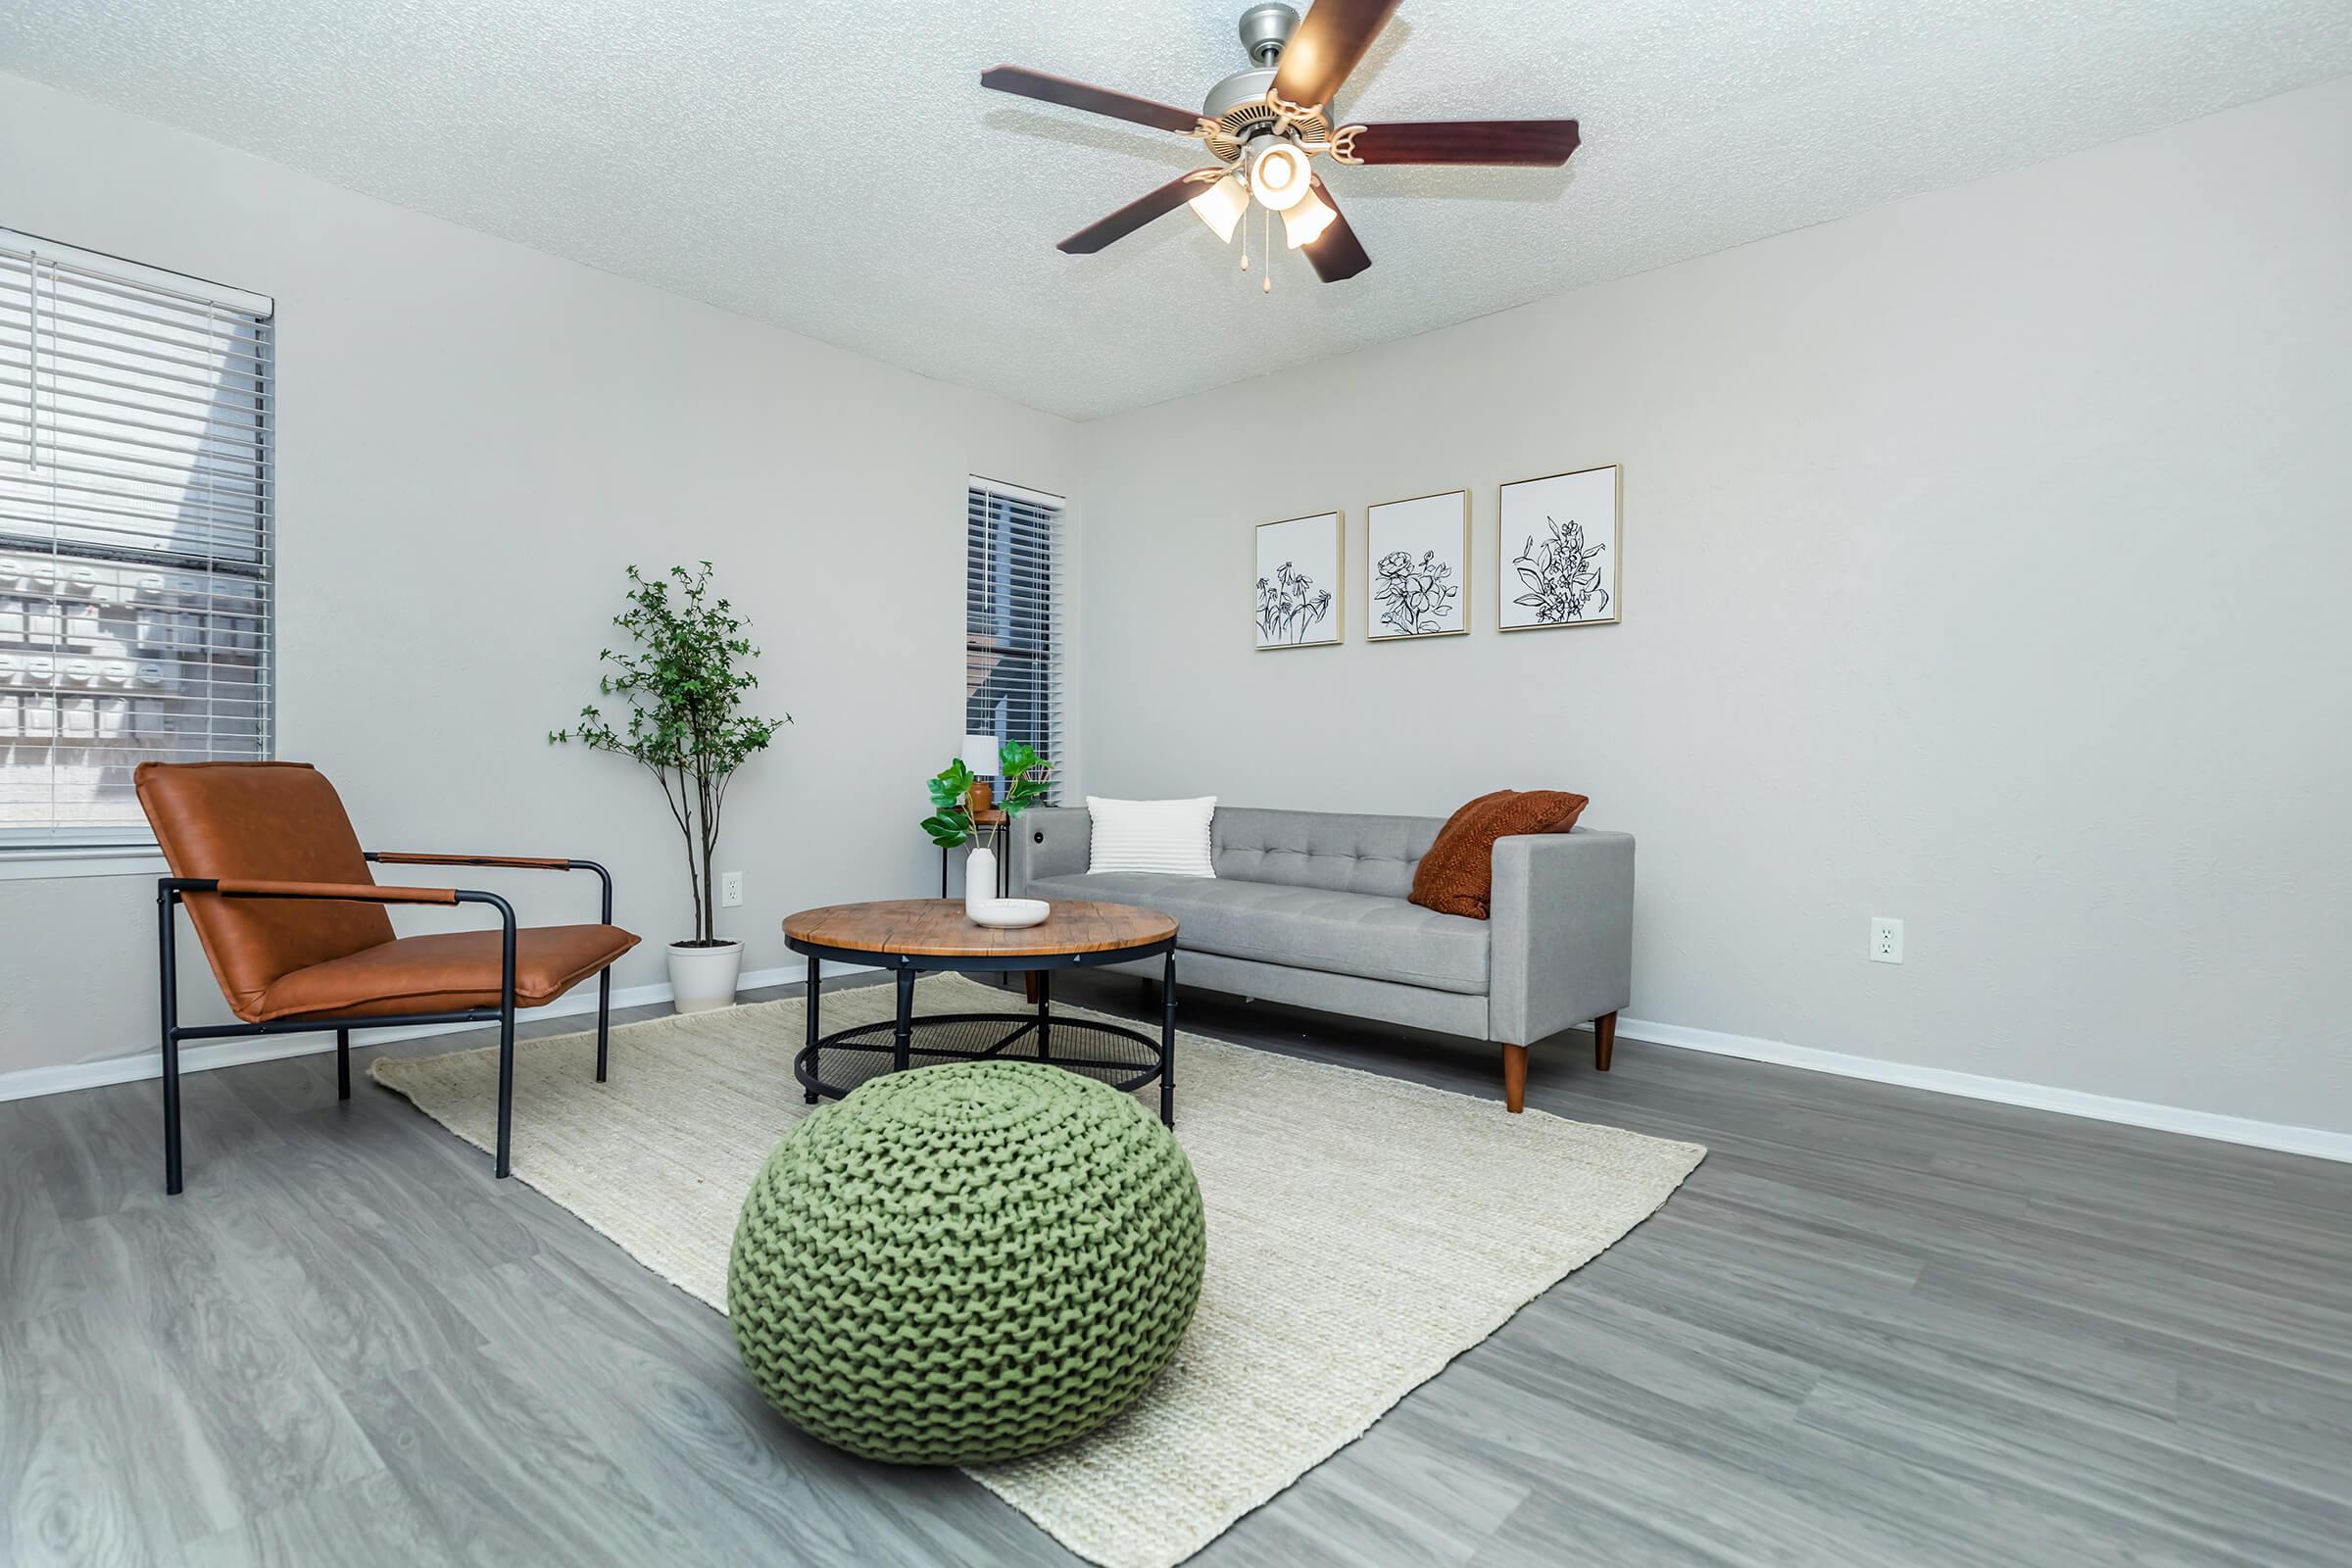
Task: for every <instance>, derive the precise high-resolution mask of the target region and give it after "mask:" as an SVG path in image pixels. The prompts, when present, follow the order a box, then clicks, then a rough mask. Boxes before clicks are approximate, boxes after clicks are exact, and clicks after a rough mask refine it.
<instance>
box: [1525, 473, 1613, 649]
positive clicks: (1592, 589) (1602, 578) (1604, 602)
mask: <svg viewBox="0 0 2352 1568" xmlns="http://www.w3.org/2000/svg"><path fill="white" fill-rule="evenodd" d="M1500 515H1501V522H1500V525H1499V531H1500V545H1501V550H1500V554H1501V557H1502V562H1503V573H1502V596H1501V597H1502V605H1501V612H1502V613H1501V624H1502V629H1503V630H1505V631H1520V630H1524V629H1526V628H1528V627H1531V626H1588V625H1597V624H1601V623H1604V622H1608V621H1613V620H1615V619H1617V618H1618V611H1617V549H1618V517H1617V470H1616V469H1615V468H1613V467H1609V468H1588V469H1586V470H1585V471H1584V472H1582V473H1558V474H1553V475H1551V476H1550V477H1549V478H1545V479H1526V480H1522V481H1520V482H1519V483H1517V484H1506V485H1504V486H1503V487H1502V497H1501V506H1500Z"/></svg>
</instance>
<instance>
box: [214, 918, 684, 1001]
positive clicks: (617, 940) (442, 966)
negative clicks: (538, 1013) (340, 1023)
mask: <svg viewBox="0 0 2352 1568" xmlns="http://www.w3.org/2000/svg"><path fill="white" fill-rule="evenodd" d="M499 938H500V933H498V932H496V931H446V932H438V933H436V934H434V935H431V936H422V937H401V938H399V939H397V940H396V941H392V942H385V943H380V944H378V945H377V946H375V947H372V948H364V949H362V950H361V951H360V952H358V953H354V954H351V955H349V956H345V957H340V958H330V959H328V960H327V961H326V962H324V963H315V964H312V965H310V966H309V967H308V968H303V969H297V970H295V971H294V972H293V973H291V974H287V975H282V976H280V977H279V978H278V979H276V980H273V981H271V982H270V986H269V989H267V990H266V991H264V992H263V993H262V997H261V1002H260V1004H259V1005H258V1006H257V1007H256V1008H255V1010H254V1011H253V1012H252V1013H250V1014H248V1017H249V1019H250V1020H251V1021H252V1022H256V1023H262V1022H267V1021H269V1020H270V1019H273V1018H303V1017H311V1016H319V1017H346V1018H353V1017H381V1016H383V1015H385V1014H388V1013H412V1012H457V1011H460V1010H462V1009H464V1008H467V1007H495V1006H497V1005H498V1002H499V978H500V976H499ZM636 945H637V938H636V937H634V936H632V935H631V934H630V933H628V932H626V931H623V930H621V929H620V928H619V927H618V926H611V925H548V926H532V927H526V928H525V929H523V930H520V931H517V932H515V1005H516V1006H517V1007H537V1006H542V1005H546V1004H547V1003H550V1002H553V1001H555V1000H556V998H558V997H560V996H562V995H563V994H564V992H566V991H568V990H570V989H571V988H572V987H573V986H574V985H576V984H578V983H579V982H580V981H582V980H585V979H586V978H588V976H590V975H592V974H594V973H596V972H597V971H598V970H599V969H602V968H604V967H605V966H606V965H607V964H609V963H611V962H612V961H613V959H615V958H617V957H619V956H621V955H622V954H624V953H626V952H628V951H629V950H630V949H631V948H633V947H635V946H636Z"/></svg>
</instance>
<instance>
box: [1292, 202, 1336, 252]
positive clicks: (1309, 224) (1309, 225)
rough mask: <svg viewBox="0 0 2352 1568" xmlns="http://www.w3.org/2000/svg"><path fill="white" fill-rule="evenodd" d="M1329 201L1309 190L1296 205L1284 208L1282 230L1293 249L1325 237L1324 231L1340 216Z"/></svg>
mask: <svg viewBox="0 0 2352 1568" xmlns="http://www.w3.org/2000/svg"><path fill="white" fill-rule="evenodd" d="M1339 216H1340V215H1339V213H1338V212H1337V211H1335V210H1334V209H1333V208H1332V206H1331V204H1330V203H1329V202H1326V201H1325V200H1324V199H1323V198H1322V197H1320V196H1317V195H1316V194H1315V193H1314V192H1313V191H1311V190H1310V191H1308V192H1307V193H1306V195H1305V196H1303V197H1301V198H1300V199H1299V204H1298V205H1297V206H1296V207H1286V208H1284V209H1283V210H1282V232H1283V234H1284V236H1285V237H1286V238H1288V239H1289V240H1290V242H1291V249H1293V250H1297V249H1298V248H1299V246H1301V245H1312V244H1313V243H1314V242H1315V241H1316V240H1318V239H1321V238H1322V237H1323V231H1324V230H1325V229H1327V228H1329V227H1330V226H1331V225H1332V222H1333V221H1334V220H1336V219H1337V218H1338V217H1339Z"/></svg>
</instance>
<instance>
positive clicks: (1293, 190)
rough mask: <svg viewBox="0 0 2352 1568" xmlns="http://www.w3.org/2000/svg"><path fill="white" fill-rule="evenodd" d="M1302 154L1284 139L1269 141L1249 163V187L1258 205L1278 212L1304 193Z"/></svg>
mask: <svg viewBox="0 0 2352 1568" xmlns="http://www.w3.org/2000/svg"><path fill="white" fill-rule="evenodd" d="M1306 187H1307V171H1306V154H1304V153H1302V152H1300V151H1299V149H1298V148H1297V147H1295V146H1293V145H1292V144H1291V143H1289V142H1287V141H1277V142H1272V143H1269V144H1268V145H1267V146H1266V147H1265V148H1264V149H1263V150H1262V151H1260V152H1259V153H1258V155H1257V159H1256V161H1255V162H1253V163H1252V164H1250V190H1252V191H1254V192H1255V193H1256V195H1257V199H1258V202H1259V204H1260V205H1262V206H1265V207H1269V208H1272V209H1273V210H1274V211H1275V212H1278V213H1279V212H1282V211H1284V210H1286V209H1287V208H1290V207H1292V206H1294V205H1296V204H1297V202H1298V200H1299V197H1301V196H1303V195H1305V194H1306Z"/></svg>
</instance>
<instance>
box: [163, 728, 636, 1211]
mask: <svg viewBox="0 0 2352 1568" xmlns="http://www.w3.org/2000/svg"><path fill="white" fill-rule="evenodd" d="M132 777H133V780H134V782H135V783H136V785H137V788H138V795H139V805H140V806H141V807H142V808H143V809H145V810H146V812H147V820H148V822H149V823H151V824H152V825H153V826H154V828H155V839H156V843H157V844H158V845H159V846H161V847H162V849H163V852H164V859H165V862H166V863H167V864H169V865H170V866H171V868H172V875H170V876H168V877H165V878H163V879H162V880H160V881H159V882H158V883H157V884H156V910H157V917H158V921H159V929H158V933H157V935H158V943H159V948H158V952H159V956H160V959H161V964H162V981H163V1046H164V1191H166V1192H167V1193H176V1192H178V1191H179V1189H180V1170H179V1043H180V1042H181V1041H183V1040H219V1039H224V1038H231V1037H237V1036H245V1035H266V1034H292V1033H298V1032H303V1031H308V1030H322V1029H332V1030H334V1032H335V1084H336V1093H337V1095H338V1096H339V1097H340V1098H342V1099H345V1100H348V1099H350V1098H351V1030H352V1027H353V1026H354V1025H361V1026H381V1025H385V1024H404V1023H406V1024H421V1023H496V1024H497V1025H498V1026H499V1033H498V1052H499V1055H498V1174H499V1175H501V1176H504V1175H506V1174H507V1173H508V1171H509V1169H510V1168H511V1154H512V1149H513V1142H514V1122H515V1008H516V1007H518V1006H521V1007H538V1006H544V1005H547V1004H548V1003H551V1002H553V1001H555V1000H556V999H557V998H558V997H560V996H562V995H563V994H564V992H566V991H568V990H570V989H571V988H572V987H573V986H575V985H577V984H578V983H579V982H580V981H582V980H585V979H587V978H588V976H590V975H592V974H593V975H595V976H597V999H596V1077H597V1082H599V1083H602V1082H604V1080H605V1070H606V1066H607V1059H606V1058H607V1050H608V1046H609V1041H610V1034H611V1027H612V1013H613V968H612V966H613V960H615V959H616V958H618V957H619V956H621V955H622V954H624V953H626V952H628V951H629V950H630V949H631V948H633V947H635V946H636V945H637V938H636V937H635V936H633V935H631V934H630V933H629V932H626V931H623V930H621V929H619V928H618V927H617V926H615V925H613V877H612V874H611V873H610V872H608V871H607V870H606V869H605V868H604V867H603V866H601V865H598V864H597V863H596V862H595V861H593V860H564V859H531V858H519V857H511V856H495V855H413V854H399V853H393V852H389V851H387V852H383V853H372V852H368V851H364V850H362V849H361V848H360V841H359V837H358V835H356V834H355V833H353V831H352V827H351V818H350V817H349V816H348V815H346V814H345V813H344V810H343V802H342V800H341V799H340V798H339V797H338V796H337V795H336V794H335V787H334V786H333V785H332V784H329V783H328V782H327V781H326V778H325V775H323V774H321V773H319V771H318V770H317V769H316V768H314V767H312V766H311V765H310V764H309V763H308V762H142V763H140V764H139V766H138V768H137V770H136V771H135V772H134V774H133V775H132ZM371 860H372V861H376V862H379V863H383V864H388V865H389V864H397V865H492V866H519V867H530V868H537V869H544V870H551V871H568V870H578V871H594V872H595V873H596V874H597V876H598V878H599V879H600V880H601V881H602V883H603V885H604V916H603V920H602V922H601V923H600V924H597V925H559V926H535V927H525V928H522V929H519V930H518V929H516V927H515V909H514V907H513V906H512V905H510V904H509V903H507V901H506V900H505V899H502V898H500V897H499V896H498V895H497V894H495V893H482V892H474V891H470V890H467V889H462V888H412V887H379V886H377V885H376V882H375V878H374V876H373V875H372V874H371V873H370V872H369V871H368V862H369V861H371ZM183 903H184V904H185V905H186V906H187V909H188V919H189V921H190V923H192V924H193V925H194V926H195V928H196V937H197V940H198V941H199V942H201V943H202V944H203V945H204V952H205V956H206V957H207V958H209V959H210V960H211V961H212V966H213V976H214V978H215V979H216V980H218V981H219V982H220V985H221V995H222V996H223V997H225V998H227V1000H228V1005H229V1010H230V1011H232V1012H234V1013H235V1014H236V1015H237V1018H238V1020H239V1021H238V1022H236V1023H233V1024H205V1025H194V1026H191V1025H184V1024H182V1023H181V1022H180V1021H179V995H178V964H177V933H178V924H177V921H176V920H175V919H174V918H173V914H172V910H173V909H174V907H177V906H178V905H181V904H183ZM394 904H440V905H457V904H483V905H488V906H489V907H491V908H493V909H495V910H496V911H497V912H498V917H499V925H500V928H499V929H498V930H496V931H452V932H443V933H437V934H435V935H432V936H420V937H396V936H394V935H393V934H392V920H391V916H390V915H388V914H387V913H386V912H385V906H387V905H394Z"/></svg>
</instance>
